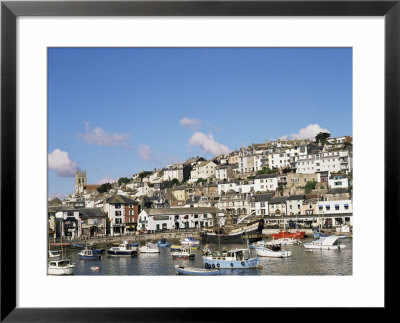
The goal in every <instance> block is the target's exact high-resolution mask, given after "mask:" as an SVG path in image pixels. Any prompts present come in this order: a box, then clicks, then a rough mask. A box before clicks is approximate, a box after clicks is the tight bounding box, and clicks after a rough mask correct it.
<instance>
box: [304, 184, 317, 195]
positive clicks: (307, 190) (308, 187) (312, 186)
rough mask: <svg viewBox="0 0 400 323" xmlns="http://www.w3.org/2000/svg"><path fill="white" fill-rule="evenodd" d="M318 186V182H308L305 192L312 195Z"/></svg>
mask: <svg viewBox="0 0 400 323" xmlns="http://www.w3.org/2000/svg"><path fill="white" fill-rule="evenodd" d="M316 185H317V182H316V181H312V182H310V181H308V182H307V183H306V185H305V186H304V190H305V192H306V194H309V193H311V191H312V190H313V189H315V186H316Z"/></svg>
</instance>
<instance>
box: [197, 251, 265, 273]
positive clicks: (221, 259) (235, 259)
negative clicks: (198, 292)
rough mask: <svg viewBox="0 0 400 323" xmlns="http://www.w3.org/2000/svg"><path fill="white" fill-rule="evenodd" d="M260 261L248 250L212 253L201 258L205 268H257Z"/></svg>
mask: <svg viewBox="0 0 400 323" xmlns="http://www.w3.org/2000/svg"><path fill="white" fill-rule="evenodd" d="M259 261H260V259H259V258H258V257H257V256H256V257H254V256H252V255H251V250H250V249H249V248H243V249H234V250H229V251H224V252H219V251H213V252H212V254H211V255H206V256H203V263H204V267H205V268H212V269H214V268H217V269H222V268H232V269H248V268H257V267H258V264H259Z"/></svg>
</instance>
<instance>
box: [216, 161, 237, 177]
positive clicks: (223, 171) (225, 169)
mask: <svg viewBox="0 0 400 323" xmlns="http://www.w3.org/2000/svg"><path fill="white" fill-rule="evenodd" d="M232 177H233V170H232V166H230V165H228V164H224V165H219V166H217V167H216V168H215V178H216V179H217V180H224V179H226V180H229V179H231V178H232Z"/></svg>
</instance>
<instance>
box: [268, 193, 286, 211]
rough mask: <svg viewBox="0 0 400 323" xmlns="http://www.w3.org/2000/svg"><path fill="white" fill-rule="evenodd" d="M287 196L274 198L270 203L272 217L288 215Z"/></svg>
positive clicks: (269, 208) (269, 209)
mask: <svg viewBox="0 0 400 323" xmlns="http://www.w3.org/2000/svg"><path fill="white" fill-rule="evenodd" d="M286 200H287V196H274V197H272V198H271V199H270V200H269V202H268V214H269V215H270V216H282V215H286V214H287V211H286Z"/></svg>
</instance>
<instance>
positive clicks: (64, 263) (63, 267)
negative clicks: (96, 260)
mask: <svg viewBox="0 0 400 323" xmlns="http://www.w3.org/2000/svg"><path fill="white" fill-rule="evenodd" d="M74 267H75V266H74V265H72V264H71V261H70V260H69V259H62V260H51V261H50V262H49V265H48V267H47V273H48V274H49V275H57V276H60V275H72V274H73V273H74Z"/></svg>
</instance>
